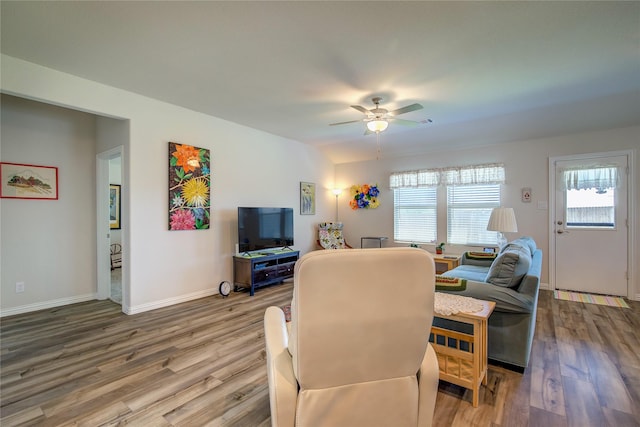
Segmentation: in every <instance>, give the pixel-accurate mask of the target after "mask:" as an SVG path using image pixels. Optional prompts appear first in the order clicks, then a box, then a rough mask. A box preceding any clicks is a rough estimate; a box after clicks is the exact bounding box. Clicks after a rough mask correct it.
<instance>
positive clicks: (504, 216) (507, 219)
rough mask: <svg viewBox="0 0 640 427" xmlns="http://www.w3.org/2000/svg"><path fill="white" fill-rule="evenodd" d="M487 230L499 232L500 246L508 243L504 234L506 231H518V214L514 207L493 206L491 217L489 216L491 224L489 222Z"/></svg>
mask: <svg viewBox="0 0 640 427" xmlns="http://www.w3.org/2000/svg"><path fill="white" fill-rule="evenodd" d="M487 230H488V231H497V232H498V246H500V249H502V248H503V247H504V246H505V245H506V244H507V238H506V237H505V236H504V233H515V232H516V231H518V224H516V215H515V213H514V212H513V208H493V210H492V211H491V217H490V218H489V224H487Z"/></svg>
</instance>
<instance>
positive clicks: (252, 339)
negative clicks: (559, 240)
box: [0, 283, 640, 427]
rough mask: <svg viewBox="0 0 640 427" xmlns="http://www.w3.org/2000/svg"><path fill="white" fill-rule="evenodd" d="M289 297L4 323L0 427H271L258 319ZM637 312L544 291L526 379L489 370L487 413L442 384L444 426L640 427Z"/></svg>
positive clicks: (88, 308)
mask: <svg viewBox="0 0 640 427" xmlns="http://www.w3.org/2000/svg"><path fill="white" fill-rule="evenodd" d="M291 291H292V285H291V284H290V283H285V284H283V285H278V286H273V287H270V288H266V289H261V290H259V291H257V292H256V295H255V297H253V298H251V297H249V296H248V295H247V294H246V293H232V295H231V296H230V297H228V298H226V299H223V298H221V297H219V296H215V297H210V298H203V299H200V300H196V301H191V302H187V303H184V304H180V305H176V306H172V307H168V308H163V309H159V310H154V311H152V312H147V313H142V314H138V315H134V316H126V315H124V314H122V313H120V307H119V306H118V305H116V304H114V303H112V302H109V301H93V302H87V303H81V304H74V305H71V306H67V307H62V308H56V309H50V310H43V311H40V312H35V313H29V314H22V315H17V316H11V317H7V318H3V319H2V325H1V328H0V331H1V339H2V342H1V358H2V363H1V400H2V402H1V405H2V409H1V413H0V416H1V418H0V424H1V425H2V426H3V427H8V426H16V425H38V426H60V425H72V424H73V425H86V426H98V425H133V426H202V425H210V426H216V425H220V426H267V425H269V422H270V420H269V402H268V391H267V378H266V368H265V352H264V336H263V330H262V316H263V313H264V310H265V309H266V308H267V307H268V306H270V305H284V304H287V303H288V302H289V301H290V299H291ZM630 304H631V306H632V308H631V309H622V308H612V307H604V306H598V305H592V304H582V303H576V302H568V301H557V300H555V299H554V298H553V294H552V293H551V292H549V291H541V295H540V304H539V309H538V321H537V330H536V338H535V341H534V345H533V352H532V357H531V362H530V365H529V367H528V368H527V369H526V370H525V372H524V374H519V373H516V372H513V371H509V370H506V369H504V368H501V367H497V366H490V370H489V377H488V380H489V381H488V385H487V386H486V387H483V388H482V389H481V392H480V405H479V406H478V407H477V408H473V407H472V406H471V394H470V393H469V392H468V391H465V390H463V389H461V388H460V387H457V386H452V385H449V384H446V383H442V382H441V384H440V389H439V393H438V398H437V403H436V414H435V419H434V425H435V426H465V427H466V426H509V427H511V426H545V427H550V426H581V427H583V426H616V427H622V426H639V425H640V356H639V354H640V303H637V302H631V303H630ZM354 427H358V426H354Z"/></svg>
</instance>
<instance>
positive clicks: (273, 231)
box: [238, 207, 293, 253]
mask: <svg viewBox="0 0 640 427" xmlns="http://www.w3.org/2000/svg"><path fill="white" fill-rule="evenodd" d="M292 245H293V208H246V207H239V208H238V250H239V251H240V253H244V252H251V251H259V250H262V249H272V248H282V247H287V246H292Z"/></svg>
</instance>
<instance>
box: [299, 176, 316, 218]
mask: <svg viewBox="0 0 640 427" xmlns="http://www.w3.org/2000/svg"><path fill="white" fill-rule="evenodd" d="M315 214H316V185H315V184H314V183H312V182H301V183H300V215H315Z"/></svg>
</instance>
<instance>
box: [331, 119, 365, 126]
mask: <svg viewBox="0 0 640 427" xmlns="http://www.w3.org/2000/svg"><path fill="white" fill-rule="evenodd" d="M361 121H362V120H349V121H348V122H338V123H330V124H329V126H338V125H346V124H348V123H358V122H361Z"/></svg>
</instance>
